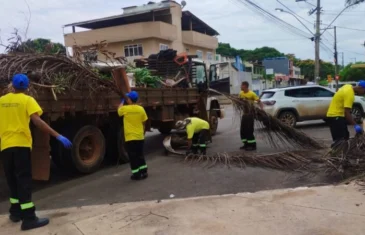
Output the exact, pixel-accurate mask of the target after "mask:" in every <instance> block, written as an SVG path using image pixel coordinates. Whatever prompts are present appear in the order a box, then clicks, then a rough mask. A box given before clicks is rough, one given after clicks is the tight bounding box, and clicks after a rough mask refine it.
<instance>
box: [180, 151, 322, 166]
mask: <svg viewBox="0 0 365 235" xmlns="http://www.w3.org/2000/svg"><path fill="white" fill-rule="evenodd" d="M318 155H319V153H315V152H313V151H309V150H301V151H285V152H279V153H272V154H252V153H247V152H244V151H240V152H232V153H216V154H214V155H188V156H186V157H185V162H187V163H190V164H202V165H204V167H208V168H211V167H214V166H216V165H225V166H227V167H239V168H246V167H247V166H248V165H249V166H253V167H262V168H271V169H277V170H284V171H298V170H302V171H305V170H310V164H311V163H313V162H316V161H318Z"/></svg>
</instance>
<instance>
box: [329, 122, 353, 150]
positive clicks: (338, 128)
mask: <svg viewBox="0 0 365 235" xmlns="http://www.w3.org/2000/svg"><path fill="white" fill-rule="evenodd" d="M327 121H328V124H329V126H330V130H331V135H332V140H333V144H332V146H331V147H334V146H336V144H337V143H339V142H340V141H341V140H348V139H349V138H350V133H349V130H348V129H347V121H346V118H344V117H329V118H327Z"/></svg>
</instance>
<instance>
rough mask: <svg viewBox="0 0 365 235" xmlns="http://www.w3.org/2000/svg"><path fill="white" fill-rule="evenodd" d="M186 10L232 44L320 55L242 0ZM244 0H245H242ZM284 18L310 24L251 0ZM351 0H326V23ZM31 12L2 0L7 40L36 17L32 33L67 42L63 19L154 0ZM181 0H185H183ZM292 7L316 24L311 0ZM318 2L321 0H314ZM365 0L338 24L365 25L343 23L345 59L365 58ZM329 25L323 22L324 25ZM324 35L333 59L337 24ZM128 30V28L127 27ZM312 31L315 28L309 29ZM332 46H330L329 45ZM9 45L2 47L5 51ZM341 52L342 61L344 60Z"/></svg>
mask: <svg viewBox="0 0 365 235" xmlns="http://www.w3.org/2000/svg"><path fill="white" fill-rule="evenodd" d="M186 1H187V6H186V8H185V9H186V10H189V11H191V12H192V13H193V14H195V15H197V16H198V17H200V18H201V19H202V20H203V21H205V22H206V23H208V24H209V25H210V26H211V27H213V28H214V29H216V30H217V31H218V32H219V33H220V36H219V41H220V42H226V43H230V44H231V46H233V47H236V48H240V49H241V48H242V49H254V48H257V47H262V46H270V47H275V48H277V49H278V50H279V51H282V52H284V53H293V54H295V55H296V56H297V57H299V58H302V59H306V58H314V43H313V42H311V41H310V40H309V39H306V38H305V37H304V36H300V35H296V34H293V33H290V32H287V31H286V30H285V29H283V28H281V27H279V26H278V25H277V24H275V23H272V21H269V20H266V19H265V18H263V17H262V16H260V15H259V14H257V13H256V12H254V11H252V10H251V9H250V8H248V7H246V6H245V5H244V4H242V3H239V1H240V0H186ZM241 1H242V2H244V0H241ZM251 1H253V2H255V3H259V4H258V5H260V6H261V7H263V8H264V9H265V10H267V11H269V12H270V13H272V14H273V15H275V16H278V17H280V18H281V19H282V20H284V21H286V22H289V23H291V24H293V25H294V26H296V27H298V28H300V29H302V30H303V31H305V32H307V30H306V29H305V28H304V27H303V26H302V25H301V24H300V23H299V22H298V21H297V20H296V19H295V18H294V17H293V16H292V15H289V14H286V13H280V12H277V11H275V8H279V7H280V8H283V6H282V5H280V3H278V2H277V1H276V0H260V1H259V0H251ZM344 1H345V0H322V2H323V15H322V23H323V24H329V23H330V22H331V21H332V19H333V18H334V17H335V16H336V15H337V13H338V12H340V11H341V10H342V9H343V8H344ZM27 2H28V4H29V6H30V11H31V15H30V14H29V11H28V8H27V5H26V1H25V0H0V6H1V7H0V30H1V31H0V36H1V38H2V41H3V43H4V42H5V41H6V39H7V38H9V37H10V35H11V32H12V30H13V28H18V29H20V30H21V32H22V33H24V32H25V31H26V30H25V29H26V22H27V20H28V19H29V16H31V17H30V25H29V29H28V33H27V36H28V38H36V37H42V38H48V39H51V40H52V41H54V42H61V43H63V29H62V25H65V24H68V23H73V22H78V21H83V20H90V19H94V18H99V17H105V16H110V15H116V14H121V13H122V9H121V8H122V7H126V6H130V5H142V4H145V3H147V2H148V0H133V1H132V0H129V1H127V0H108V1H100V0H27ZM178 2H179V0H178ZM281 2H282V3H284V4H285V5H286V6H287V7H289V8H290V9H291V10H293V11H294V12H296V13H297V14H299V15H300V16H301V17H302V18H304V19H302V21H303V22H304V23H305V24H306V26H307V27H308V28H309V29H310V30H314V28H313V27H314V25H313V23H311V22H314V20H315V18H314V16H308V14H307V12H308V11H309V10H310V9H311V8H312V6H310V5H309V4H308V3H305V2H300V3H297V2H295V0H281ZM308 2H309V3H312V4H314V3H315V2H316V1H315V0H308ZM364 16H365V3H364V4H363V5H360V6H358V7H356V8H352V9H349V10H347V11H346V12H345V13H344V14H343V15H342V16H341V17H340V18H339V19H338V20H337V21H336V22H335V25H337V26H340V27H348V28H355V29H363V30H364V31H355V30H347V29H342V28H338V30H337V31H338V33H337V37H338V48H339V49H338V51H339V52H344V55H345V63H348V62H351V61H354V60H355V58H356V60H357V61H361V60H362V61H365V47H364V46H361V44H363V43H364V41H365V25H364V23H363V22H364ZM324 27H325V25H322V28H324ZM328 32H329V33H330V34H329V33H325V34H324V35H325V37H324V38H323V39H322V43H323V44H324V45H322V46H321V58H322V59H323V60H326V61H331V62H332V61H333V59H332V58H333V56H332V54H331V53H333V29H331V30H328ZM126 33H128V32H126ZM306 36H307V37H310V35H309V33H308V34H307V35H306ZM326 47H327V48H326ZM1 51H3V49H0V52H1ZM341 62H342V61H341V55H340V57H339V63H341Z"/></svg>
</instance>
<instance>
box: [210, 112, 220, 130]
mask: <svg viewBox="0 0 365 235" xmlns="http://www.w3.org/2000/svg"><path fill="white" fill-rule="evenodd" d="M209 125H210V135H211V136H214V135H215V134H216V133H217V129H218V117H217V113H216V112H212V113H211V115H209Z"/></svg>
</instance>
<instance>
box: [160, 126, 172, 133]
mask: <svg viewBox="0 0 365 235" xmlns="http://www.w3.org/2000/svg"><path fill="white" fill-rule="evenodd" d="M171 130H172V129H171V128H170V127H160V128H158V131H159V132H160V133H161V134H163V135H169V134H170V133H171Z"/></svg>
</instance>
